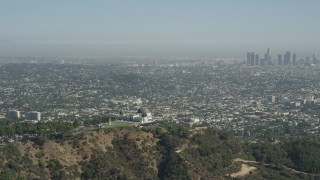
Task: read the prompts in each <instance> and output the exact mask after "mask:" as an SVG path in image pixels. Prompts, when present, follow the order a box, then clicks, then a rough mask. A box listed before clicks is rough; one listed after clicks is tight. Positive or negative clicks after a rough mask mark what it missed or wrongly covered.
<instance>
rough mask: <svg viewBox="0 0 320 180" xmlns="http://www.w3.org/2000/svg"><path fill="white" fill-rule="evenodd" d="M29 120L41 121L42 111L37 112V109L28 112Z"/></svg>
mask: <svg viewBox="0 0 320 180" xmlns="http://www.w3.org/2000/svg"><path fill="white" fill-rule="evenodd" d="M27 120H32V121H40V120H41V113H40V112H37V111H30V112H28V114H27Z"/></svg>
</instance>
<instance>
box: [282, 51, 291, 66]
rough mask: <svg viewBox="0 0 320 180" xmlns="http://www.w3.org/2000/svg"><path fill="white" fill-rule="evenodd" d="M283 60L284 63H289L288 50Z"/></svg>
mask: <svg viewBox="0 0 320 180" xmlns="http://www.w3.org/2000/svg"><path fill="white" fill-rule="evenodd" d="M283 62H284V64H285V65H289V64H290V51H287V52H286V54H285V55H284V58H283Z"/></svg>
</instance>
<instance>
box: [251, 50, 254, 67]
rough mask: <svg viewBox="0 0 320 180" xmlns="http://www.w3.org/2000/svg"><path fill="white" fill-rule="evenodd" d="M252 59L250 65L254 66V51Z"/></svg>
mask: <svg viewBox="0 0 320 180" xmlns="http://www.w3.org/2000/svg"><path fill="white" fill-rule="evenodd" d="M250 61H251V62H250V65H251V66H254V52H252V53H251V57H250Z"/></svg>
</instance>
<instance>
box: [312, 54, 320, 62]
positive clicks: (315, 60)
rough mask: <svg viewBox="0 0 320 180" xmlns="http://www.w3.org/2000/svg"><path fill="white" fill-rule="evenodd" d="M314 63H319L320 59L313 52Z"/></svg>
mask: <svg viewBox="0 0 320 180" xmlns="http://www.w3.org/2000/svg"><path fill="white" fill-rule="evenodd" d="M312 63H313V64H319V61H318V59H317V58H316V55H314V54H313V56H312Z"/></svg>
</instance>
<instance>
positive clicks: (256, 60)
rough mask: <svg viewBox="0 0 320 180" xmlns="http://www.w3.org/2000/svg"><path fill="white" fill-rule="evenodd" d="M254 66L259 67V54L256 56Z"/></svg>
mask: <svg viewBox="0 0 320 180" xmlns="http://www.w3.org/2000/svg"><path fill="white" fill-rule="evenodd" d="M255 65H256V66H259V65H260V59H259V54H256V58H255Z"/></svg>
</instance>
